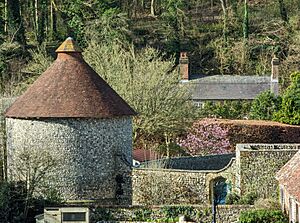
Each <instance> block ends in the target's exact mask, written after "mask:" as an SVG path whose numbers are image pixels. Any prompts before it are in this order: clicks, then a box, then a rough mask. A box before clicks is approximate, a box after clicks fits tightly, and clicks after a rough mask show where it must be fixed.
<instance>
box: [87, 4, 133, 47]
mask: <svg viewBox="0 0 300 223" xmlns="http://www.w3.org/2000/svg"><path fill="white" fill-rule="evenodd" d="M130 35H131V32H130V29H129V20H128V18H127V16H126V14H124V13H120V11H119V10H118V9H108V10H106V11H105V12H104V13H103V14H102V15H101V16H99V17H98V18H96V19H94V20H93V21H92V22H91V23H89V25H88V26H87V28H86V29H85V39H86V41H87V42H91V41H97V42H98V43H99V44H113V43H115V42H117V43H118V44H120V43H121V44H125V43H129V42H130Z"/></svg>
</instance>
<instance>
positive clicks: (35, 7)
mask: <svg viewBox="0 0 300 223" xmlns="http://www.w3.org/2000/svg"><path fill="white" fill-rule="evenodd" d="M38 7H39V0H34V21H35V23H34V25H35V39H36V41H38V38H39V36H38V35H39V9H38Z"/></svg>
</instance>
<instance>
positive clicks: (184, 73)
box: [179, 52, 190, 80]
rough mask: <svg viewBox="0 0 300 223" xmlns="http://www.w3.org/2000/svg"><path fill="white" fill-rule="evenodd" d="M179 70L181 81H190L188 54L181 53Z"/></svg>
mask: <svg viewBox="0 0 300 223" xmlns="http://www.w3.org/2000/svg"><path fill="white" fill-rule="evenodd" d="M179 70H180V78H181V80H189V78H190V77H189V58H188V56H187V52H180V58H179Z"/></svg>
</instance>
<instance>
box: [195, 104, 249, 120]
mask: <svg viewBox="0 0 300 223" xmlns="http://www.w3.org/2000/svg"><path fill="white" fill-rule="evenodd" d="M250 105H251V102H249V101H241V100H238V101H222V102H205V103H204V107H203V108H201V109H199V116H200V117H213V118H227V119H244V118H245V117H248V115H249V110H250Z"/></svg>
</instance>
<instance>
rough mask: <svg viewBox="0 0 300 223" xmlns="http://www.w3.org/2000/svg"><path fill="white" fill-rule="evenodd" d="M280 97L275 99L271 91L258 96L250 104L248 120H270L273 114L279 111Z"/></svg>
mask: <svg viewBox="0 0 300 223" xmlns="http://www.w3.org/2000/svg"><path fill="white" fill-rule="evenodd" d="M280 103H281V97H276V96H275V95H274V94H273V93H271V91H265V92H263V93H261V94H260V95H258V96H257V97H256V98H255V100H254V101H253V103H252V106H251V109H250V118H251V119H258V120H272V119H273V115H274V113H275V112H277V111H278V110H279V107H280Z"/></svg>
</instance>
